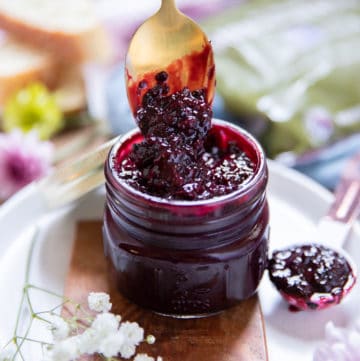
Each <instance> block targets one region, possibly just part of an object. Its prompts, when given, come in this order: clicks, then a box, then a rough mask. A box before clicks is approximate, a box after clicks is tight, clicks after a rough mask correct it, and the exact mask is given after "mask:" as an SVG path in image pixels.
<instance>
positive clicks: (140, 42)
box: [125, 0, 215, 114]
mask: <svg viewBox="0 0 360 361" xmlns="http://www.w3.org/2000/svg"><path fill="white" fill-rule="evenodd" d="M162 71H165V72H166V73H167V74H168V81H167V84H168V86H169V92H168V94H173V93H175V92H177V91H179V90H181V89H183V88H184V87H188V88H189V89H190V90H191V91H193V90H197V89H204V90H205V91H206V100H207V101H208V103H209V104H211V102H212V100H213V97H214V89H215V65H214V57H213V51H212V47H211V44H210V42H209V40H208V39H207V37H206V35H205V33H204V32H203V31H202V30H201V28H200V27H199V26H198V25H197V24H196V23H195V22H194V21H193V20H191V19H190V18H188V17H187V16H185V15H184V14H182V13H181V12H180V11H179V10H178V9H177V8H176V5H175V0H162V4H161V7H160V9H159V10H158V12H157V13H156V14H155V15H153V16H152V17H150V18H149V19H148V20H146V21H145V22H144V23H143V24H142V25H141V26H140V27H139V28H138V30H137V31H136V32H135V34H134V36H133V38H132V40H131V42H130V45H129V49H128V52H127V55H126V62H125V78H126V79H125V80H126V88H127V95H128V99H129V104H130V108H131V110H132V112H133V114H135V113H136V110H137V108H138V106H139V105H140V104H141V100H142V97H143V95H144V93H145V92H146V89H149V88H152V87H154V86H155V85H156V80H155V75H156V74H158V73H160V72H162Z"/></svg>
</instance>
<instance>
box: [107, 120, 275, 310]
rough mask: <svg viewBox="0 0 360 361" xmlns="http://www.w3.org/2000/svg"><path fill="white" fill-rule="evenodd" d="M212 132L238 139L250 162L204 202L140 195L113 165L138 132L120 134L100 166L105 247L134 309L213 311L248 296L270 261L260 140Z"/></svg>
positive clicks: (228, 127)
mask: <svg viewBox="0 0 360 361" xmlns="http://www.w3.org/2000/svg"><path fill="white" fill-rule="evenodd" d="M211 132H221V137H222V139H225V140H226V141H230V140H231V141H236V142H237V143H238V144H240V146H241V148H242V149H243V150H244V151H245V152H246V153H247V155H248V156H249V157H250V159H251V160H252V161H253V162H254V163H255V165H256V167H255V173H254V175H253V176H252V177H251V178H250V179H249V180H248V181H247V182H245V183H244V184H243V185H242V186H241V188H240V189H238V190H237V191H234V192H232V193H230V194H227V195H224V196H221V197H214V198H212V199H208V200H199V201H180V200H166V199H162V198H160V197H155V196H151V195H149V194H144V193H142V192H140V191H138V190H135V189H134V188H132V187H131V186H129V185H128V184H127V183H126V182H125V181H124V180H122V179H120V178H119V177H118V176H117V174H116V171H115V170H114V162H115V158H116V159H117V162H119V161H121V160H122V159H125V158H126V157H127V155H128V153H129V151H130V150H131V148H132V146H133V144H135V143H138V142H140V141H141V140H142V135H141V134H140V132H139V131H138V130H134V131H131V132H129V133H127V134H126V135H124V136H123V137H121V139H120V140H119V142H118V143H117V144H116V145H115V146H114V147H113V149H112V150H111V151H110V154H109V157H108V160H107V162H106V165H105V176H106V193H107V195H106V206H105V214H104V225H103V238H104V250H105V255H106V257H107V260H108V264H109V269H110V274H111V279H112V280H113V281H114V282H116V285H117V288H118V290H119V291H120V292H121V293H122V294H123V295H124V296H125V297H127V298H128V299H129V300H131V301H133V302H135V303H136V304H138V305H139V306H142V307H144V308H147V309H150V310H153V311H155V312H158V313H161V314H165V315H172V316H175V317H200V316H204V315H209V314H213V313H217V312H219V311H221V310H223V309H225V308H228V307H230V306H232V305H234V304H236V303H237V302H239V301H241V300H244V299H246V298H248V297H250V296H251V295H253V294H254V293H255V291H256V289H257V287H258V285H259V282H260V280H261V277H262V275H263V272H264V270H265V268H266V263H267V250H268V235H269V213H268V205H267V201H266V184H267V179H268V170H267V165H266V160H265V156H264V153H263V151H262V149H261V147H260V145H259V144H258V142H257V141H256V140H255V139H254V138H253V137H252V136H250V135H249V134H248V133H247V132H245V131H244V130H242V129H241V128H239V127H237V126H235V125H232V124H229V123H226V122H224V121H219V120H213V123H212V130H211Z"/></svg>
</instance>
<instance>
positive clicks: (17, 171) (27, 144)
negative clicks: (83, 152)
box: [0, 130, 53, 199]
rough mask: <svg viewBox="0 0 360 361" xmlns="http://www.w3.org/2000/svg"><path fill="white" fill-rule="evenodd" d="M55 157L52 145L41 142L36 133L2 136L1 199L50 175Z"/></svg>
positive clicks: (0, 159) (14, 132) (0, 137)
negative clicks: (53, 156)
mask: <svg viewBox="0 0 360 361" xmlns="http://www.w3.org/2000/svg"><path fill="white" fill-rule="evenodd" d="M52 153H53V148H52V144H51V143H49V142H41V141H39V139H38V136H37V133H35V132H30V133H28V134H23V133H21V132H20V131H19V130H15V131H13V132H11V133H8V134H0V198H2V199H6V198H8V197H10V196H11V195H13V194H14V193H15V192H17V191H18V190H19V189H21V188H22V187H24V186H26V185H27V184H29V183H30V182H32V181H34V180H37V179H39V178H41V177H42V176H44V175H45V174H47V173H48V171H49V170H50V167H51V158H52Z"/></svg>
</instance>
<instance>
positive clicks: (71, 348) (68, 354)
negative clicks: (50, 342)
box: [50, 336, 81, 361]
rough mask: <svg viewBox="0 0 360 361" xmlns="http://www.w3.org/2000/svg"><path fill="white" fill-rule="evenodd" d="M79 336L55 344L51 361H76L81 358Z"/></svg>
mask: <svg viewBox="0 0 360 361" xmlns="http://www.w3.org/2000/svg"><path fill="white" fill-rule="evenodd" d="M78 341H79V337H78V336H72V337H69V338H66V339H65V340H62V341H60V342H58V343H55V345H54V347H53V349H52V352H51V358H50V359H51V360H52V361H74V360H76V358H77V357H79V356H80V355H81V354H80V350H79V347H78Z"/></svg>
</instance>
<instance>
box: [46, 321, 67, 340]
mask: <svg viewBox="0 0 360 361" xmlns="http://www.w3.org/2000/svg"><path fill="white" fill-rule="evenodd" d="M50 329H51V333H52V335H53V337H54V340H55V341H60V340H63V339H64V338H66V337H68V336H69V332H70V328H69V325H68V323H67V322H66V321H65V320H64V319H63V318H61V317H60V316H56V317H54V318H53V320H52V321H51V326H50Z"/></svg>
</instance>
